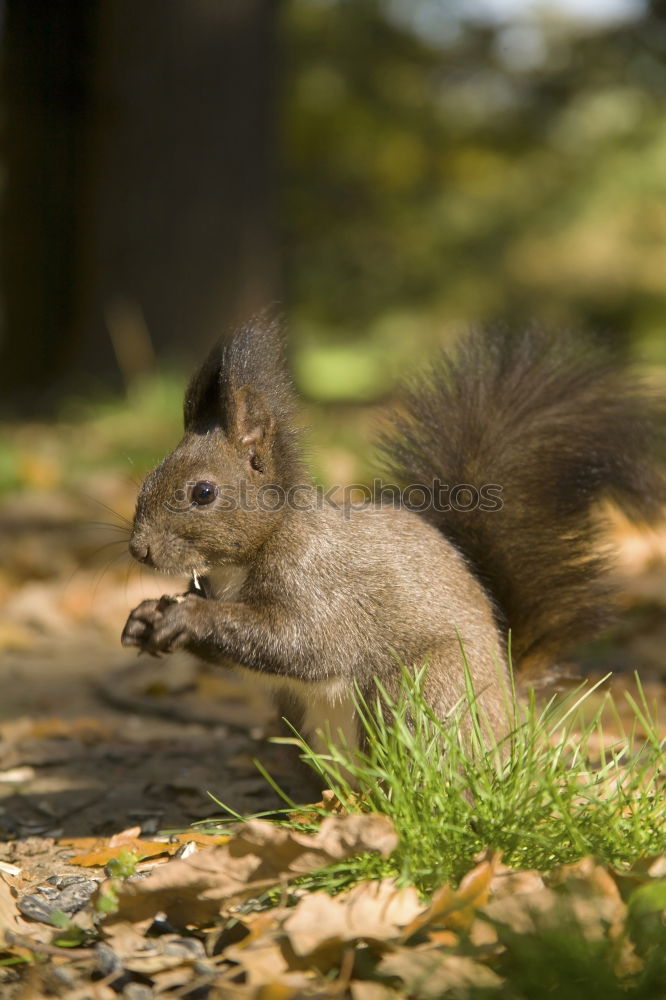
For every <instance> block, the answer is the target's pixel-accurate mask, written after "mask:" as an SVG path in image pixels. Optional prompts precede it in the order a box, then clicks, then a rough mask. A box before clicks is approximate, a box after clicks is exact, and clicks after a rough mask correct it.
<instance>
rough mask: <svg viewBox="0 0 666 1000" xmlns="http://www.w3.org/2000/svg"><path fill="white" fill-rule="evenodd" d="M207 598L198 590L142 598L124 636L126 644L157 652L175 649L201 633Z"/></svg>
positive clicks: (124, 631) (122, 640)
mask: <svg viewBox="0 0 666 1000" xmlns="http://www.w3.org/2000/svg"><path fill="white" fill-rule="evenodd" d="M202 604H205V601H204V600H203V599H202V598H200V597H197V596H196V595H194V594H187V595H186V596H178V597H170V596H169V595H166V594H165V595H164V597H161V598H160V599H159V601H155V600H151V601H142V603H141V604H139V606H138V607H136V608H135V609H134V611H132V613H131V614H130V616H129V618H128V619H127V623H126V625H125V628H124V629H123V634H122V637H121V642H122V644H123V646H138V647H139V649H141V650H144V651H145V652H147V653H152V654H153V655H154V656H157V655H158V654H159V653H171V652H172V651H173V650H174V649H179V648H182V647H183V646H186V645H187V644H188V642H191V641H193V640H196V639H197V638H198V637H199V631H200V630H199V628H198V627H197V625H198V618H199V612H200V611H201V605H202Z"/></svg>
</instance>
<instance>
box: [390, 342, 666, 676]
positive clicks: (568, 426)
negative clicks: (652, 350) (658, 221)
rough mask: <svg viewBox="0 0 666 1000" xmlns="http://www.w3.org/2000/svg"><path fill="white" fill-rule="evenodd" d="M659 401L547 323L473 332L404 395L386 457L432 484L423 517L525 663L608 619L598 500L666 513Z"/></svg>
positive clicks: (413, 480) (403, 475)
mask: <svg viewBox="0 0 666 1000" xmlns="http://www.w3.org/2000/svg"><path fill="white" fill-rule="evenodd" d="M651 409H652V406H651V403H650V400H649V398H648V397H647V394H646V393H645V391H644V390H643V388H642V387H641V385H640V384H639V383H638V382H637V380H636V379H635V378H633V377H632V376H631V375H629V374H627V372H626V371H625V370H624V369H623V367H622V366H621V365H620V364H619V363H617V362H616V361H613V360H611V359H609V358H608V357H607V356H606V355H605V354H604V353H603V352H602V351H600V350H596V349H593V348H592V347H591V346H590V345H589V344H588V345H584V344H582V343H581V342H580V341H578V340H576V339H574V338H573V337H565V336H562V335H559V334H558V335H551V334H549V333H547V332H544V331H539V330H528V331H526V332H522V333H515V332H513V331H510V330H508V329H496V328H495V329H484V330H480V331H477V332H475V333H473V334H472V335H471V336H468V337H467V338H465V339H464V340H463V341H462V344H461V346H460V348H459V350H458V352H457V354H456V355H455V357H449V356H447V355H445V354H442V355H441V356H439V357H438V358H437V359H436V360H435V362H434V363H433V364H432V366H431V367H430V369H429V370H428V371H427V373H426V374H425V375H424V376H423V377H422V378H421V379H420V380H419V381H417V382H415V383H414V384H413V385H412V386H410V387H408V389H407V390H406V393H405V398H404V406H403V408H402V410H401V411H400V414H399V415H398V416H396V418H395V419H394V430H393V431H392V432H391V433H389V434H387V435H385V437H384V439H383V441H382V447H383V451H384V453H385V455H386V456H387V458H388V465H389V467H390V470H391V472H392V474H393V475H394V476H396V477H397V479H398V481H399V482H400V483H401V485H403V486H406V485H409V484H411V485H415V486H420V487H421V488H422V489H423V490H425V491H426V493H427V495H428V498H429V501H430V502H429V503H428V504H427V505H424V506H426V507H427V509H425V510H424V512H423V516H424V517H426V518H427V519H428V520H429V521H430V522H431V523H433V524H434V525H435V526H436V527H437V528H438V529H439V530H440V531H441V532H442V533H443V534H444V535H445V536H446V537H447V538H448V539H449V540H450V541H451V542H452V543H453V544H454V545H455V546H456V548H457V549H458V550H459V551H460V552H461V553H462V554H463V555H464V557H465V558H466V560H467V562H468V564H469V566H470V567H471V568H472V570H473V571H474V573H475V575H476V576H477V578H478V579H479V580H480V581H481V583H482V584H483V586H484V587H485V589H486V591H487V593H488V594H489V596H490V598H491V600H492V602H493V605H494V608H495V614H496V618H497V621H498V624H499V626H500V629H501V630H502V632H503V633H508V631H509V630H510V632H511V648H512V654H513V660H514V663H515V664H516V665H518V666H521V667H523V668H524V667H525V666H526V665H532V664H535V663H536V664H538V665H539V666H541V665H542V663H543V662H544V660H547V661H550V662H553V661H554V660H555V659H556V658H557V657H558V656H559V655H561V654H562V652H563V651H564V650H565V649H566V648H567V647H569V646H570V645H572V644H573V643H574V642H576V641H579V640H581V639H585V638H589V637H590V636H592V635H593V634H594V633H595V632H596V631H597V630H598V628H599V627H600V625H601V624H603V622H604V621H605V618H606V614H607V610H608V608H609V606H610V601H609V598H610V594H611V587H610V586H609V583H608V575H607V569H608V567H607V559H606V556H605V554H604V553H603V550H602V549H601V548H600V541H601V539H600V522H599V517H598V502H599V501H601V500H603V499H609V500H611V501H613V502H614V503H616V504H617V505H618V506H619V507H621V508H622V510H624V511H625V512H626V513H627V514H628V515H629V516H630V517H633V518H635V519H640V520H646V521H649V520H653V519H655V518H656V517H658V516H659V514H660V513H661V511H662V503H663V501H664V497H665V490H664V482H663V480H662V478H661V477H660V475H659V473H658V472H657V471H655V462H654V455H653V451H654V442H655V424H654V419H653V415H652V413H651ZM463 486H467V487H468V489H467V490H466V491H465V490H463V491H462V492H460V490H458V491H457V493H456V491H455V490H454V492H453V500H454V502H453V503H448V504H447V503H446V502H442V500H443V499H444V500H446V499H447V497H448V499H449V500H450V499H451V493H450V492H449V493H447V492H446V490H445V488H446V487H450V488H454V487H460V488H462V487H463ZM442 487H444V492H442ZM470 487H471V490H470V489H469V488H470ZM456 496H457V497H458V498H461V499H462V502H458V503H456V502H455V499H456ZM488 496H490V498H491V500H492V502H491V503H487V502H483V499H484V497H486V498H488ZM470 497H471V498H472V502H471V503H470ZM497 500H499V502H497ZM463 506H466V507H468V508H469V509H462V508H463ZM447 507H448V509H447ZM493 508H495V509H493ZM435 585H436V584H435Z"/></svg>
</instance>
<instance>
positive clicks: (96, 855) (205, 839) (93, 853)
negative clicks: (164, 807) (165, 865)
mask: <svg viewBox="0 0 666 1000" xmlns="http://www.w3.org/2000/svg"><path fill="white" fill-rule="evenodd" d="M140 833H141V827H139V826H136V827H130V829H128V830H123V831H122V832H121V833H116V834H114V836H113V837H111V838H109V839H108V840H105V839H104V838H100V837H70V838H64V839H62V840H59V841H58V844H59V846H62V847H74V848H77V849H78V850H79V853H78V854H75V855H74V856H73V857H71V858H70V859H69V861H70V864H73V865H81V866H82V867H84V868H95V867H97V868H103V867H104V866H105V865H106V864H108V862H109V861H110V860H111V859H112V858H117V857H119V856H120V855H121V854H122V853H123V852H124V851H130V852H131V853H132V854H135V855H136V858H137V861H143V860H144V859H145V858H156V857H159V856H160V855H161V854H168V855H173V854H176V853H177V851H179V850H180V848H181V847H182V846H183V844H189V843H193V844H197V845H199V846H202V847H204V846H205V847H214V846H215V845H218V844H226V843H227V841H228V840H229V835H228V834H219V835H213V834H209V833H198V832H196V831H187V832H185V833H179V834H176V835H175V836H173V837H171V838H170V839H169V840H143V839H142V838H141V837H140V836H139V834H140Z"/></svg>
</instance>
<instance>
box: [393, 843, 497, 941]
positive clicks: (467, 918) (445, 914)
mask: <svg viewBox="0 0 666 1000" xmlns="http://www.w3.org/2000/svg"><path fill="white" fill-rule="evenodd" d="M498 863H499V855H492V856H491V857H490V858H489V859H488V860H485V861H482V862H481V863H480V864H478V865H476V867H474V868H472V870H471V871H469V872H467V874H466V875H465V877H464V878H463V879H462V880H461V882H460V885H459V886H458V888H457V889H452V888H451V887H450V886H448V885H443V886H441V888H439V889H437V891H436V892H435V893H434V894H433V897H432V900H431V902H430V905H429V906H428V907H427V909H425V910H424V911H423V912H422V913H420V914H419V915H418V916H417V917H415V918H414V920H412V922H411V923H410V924H409V925H408V926H407V927H405V931H404V939H405V940H407V939H408V938H410V937H412V936H413V935H414V934H417V933H418V932H419V931H421V930H423V929H424V928H427V927H431V926H432V927H444V928H448V929H449V930H454V931H462V930H467V929H468V928H469V927H470V926H471V924H472V921H473V920H474V917H475V916H476V912H477V910H478V909H479V907H481V906H483V904H484V903H485V902H486V901H487V900H488V895H489V893H490V885H491V882H492V878H493V875H494V873H495V869H496V866H497V864H498Z"/></svg>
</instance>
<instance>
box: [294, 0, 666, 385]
mask: <svg viewBox="0 0 666 1000" xmlns="http://www.w3.org/2000/svg"><path fill="white" fill-rule="evenodd" d="M580 6H581V8H584V5H580ZM602 6H603V5H602ZM514 7H515V9H516V10H518V9H519V8H520V7H521V5H518V4H514ZM528 7H529V8H530V11H531V13H525V14H524V15H523V16H521V17H519V18H518V17H514V18H513V19H512V20H511V19H508V20H507V19H504V20H502V19H499V18H495V19H492V18H488V17H486V18H485V19H484V18H482V17H480V16H476V17H475V16H472V14H473V8H475V5H474V4H467V5H462V4H457V3H456V2H455V0H453V2H446V3H445V2H443V0H390V2H389V0H353V2H352V0H287V3H286V5H285V8H284V16H283V21H282V39H281V44H282V49H283V56H282V59H283V73H284V95H283V104H282V120H281V130H282V156H283V165H282V177H283V199H282V232H283V248H282V249H283V253H284V257H285V261H286V272H287V281H288V291H287V300H288V302H289V309H290V313H291V316H292V326H293V329H294V330H295V333H296V343H297V351H296V356H297V371H298V373H299V376H300V378H299V381H300V382H301V385H302V387H303V388H304V389H305V390H306V391H309V392H311V393H312V395H314V396H315V397H319V398H345V397H349V396H356V397H358V396H361V397H367V396H368V395H372V394H373V393H375V392H378V391H379V390H380V387H381V386H382V385H387V384H390V382H391V381H392V377H393V375H394V374H395V372H396V371H398V370H400V369H402V367H404V365H405V364H406V363H413V361H414V360H415V357H419V356H420V355H422V354H426V353H427V352H428V350H430V349H431V347H432V344H433V343H434V342H436V341H442V340H447V339H448V338H450V337H452V336H453V335H454V333H457V332H459V331H460V330H461V329H464V328H465V327H467V326H468V325H469V324H470V323H473V322H477V321H483V320H487V319H490V318H495V317H502V318H505V319H515V320H517V321H522V322H525V321H536V322H545V323H548V324H568V325H574V326H575V327H576V328H581V329H590V330H593V331H596V332H598V334H599V335H601V336H603V337H607V338H612V339H613V340H614V341H615V342H616V343H617V344H618V345H619V346H620V347H622V348H623V349H624V348H626V349H632V350H635V351H636V352H637V353H638V355H639V356H641V357H643V358H644V359H646V360H650V361H658V362H663V361H665V360H666V339H665V338H664V336H663V332H662V331H663V328H664V322H665V320H666V282H665V275H666V117H665V116H664V95H665V94H666V19H665V17H664V14H663V12H662V10H661V9H660V5H659V4H657V3H655V4H652V5H647V6H642V5H640V4H639V3H636V4H635V8H634V15H633V16H629V15H631V9H630V7H629V5H627V10H628V12H629V13H628V16H627V17H626V18H625V19H624V20H616V21H614V22H613V21H607V20H604V18H603V17H600V16H597V18H596V19H595V20H593V21H589V20H588V21H585V20H584V19H580V18H579V19H574V18H572V17H571V16H570V17H568V18H567V17H566V16H565V15H564V13H563V11H562V10H561V9H560V10H559V12H558V6H557V4H554V5H552V6H551V7H550V8H549V9H547V8H545V7H544V8H543V9H542V11H541V13H539V12H538V8H537V7H535V6H532V5H527V4H523V5H522V9H523V10H524V11H525V12H527V11H528ZM345 340H346V341H348V342H349V343H350V344H352V343H353V345H354V351H355V352H357V353H356V354H355V355H354V359H353V360H352V359H351V358H350V359H349V361H348V362H344V352H343V351H342V349H341V348H340V343H341V342H343V343H344V341H345ZM359 345H360V346H359ZM387 359H390V361H389V360H387ZM323 370H325V371H326V378H325V379H324V378H323V377H322V376H321V372H322V371H323Z"/></svg>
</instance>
